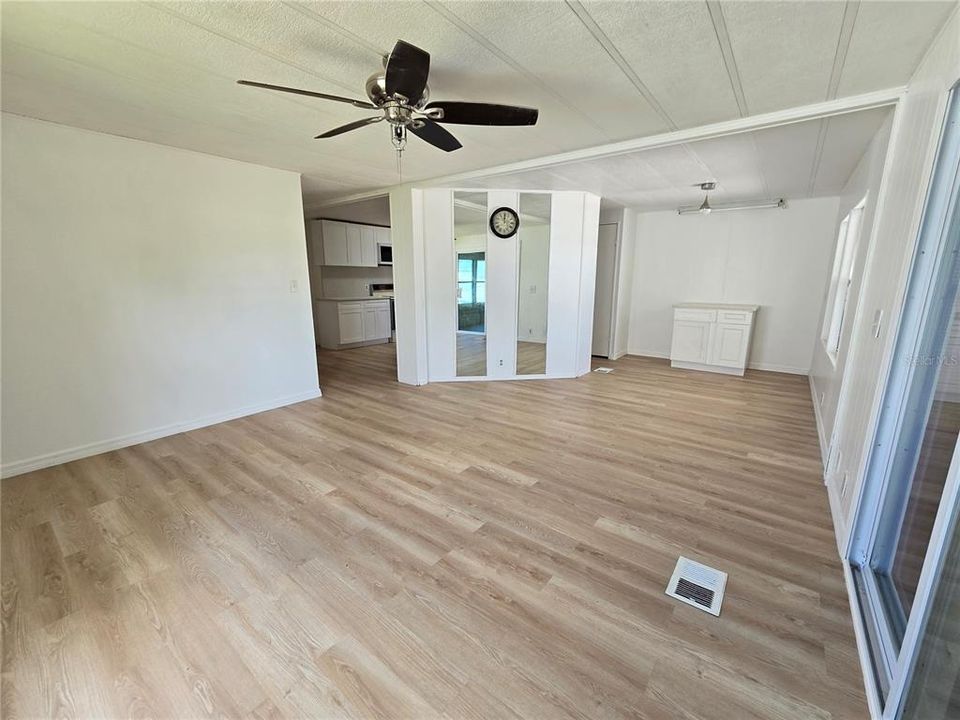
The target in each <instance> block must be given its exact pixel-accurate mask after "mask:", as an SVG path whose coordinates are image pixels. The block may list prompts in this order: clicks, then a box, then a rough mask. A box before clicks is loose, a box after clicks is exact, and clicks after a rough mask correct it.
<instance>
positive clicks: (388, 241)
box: [307, 195, 397, 385]
mask: <svg viewBox="0 0 960 720" xmlns="http://www.w3.org/2000/svg"><path fill="white" fill-rule="evenodd" d="M312 215H313V217H311V218H310V219H308V220H307V258H308V262H309V264H310V290H311V297H312V298H313V320H314V334H315V338H316V344H317V358H318V363H319V367H320V382H321V385H322V383H323V382H324V379H325V376H329V375H330V374H331V373H337V372H352V373H356V374H359V373H361V372H362V373H365V374H368V375H369V376H370V377H373V376H374V375H379V374H380V373H381V372H382V373H383V374H384V375H385V376H388V377H389V378H390V379H391V380H392V381H394V382H395V381H396V378H397V353H396V327H397V323H396V310H395V304H394V285H393V241H392V237H391V228H390V197H389V195H384V196H381V197H375V198H370V199H368V200H362V201H358V202H354V203H345V204H341V205H335V206H329V207H324V208H320V209H319V210H318V211H317V212H316V213H313V214H312Z"/></svg>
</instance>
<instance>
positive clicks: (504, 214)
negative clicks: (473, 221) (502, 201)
mask: <svg viewBox="0 0 960 720" xmlns="http://www.w3.org/2000/svg"><path fill="white" fill-rule="evenodd" d="M519 228H520V218H519V217H518V216H517V213H516V211H515V210H513V208H508V207H501V208H497V209H496V210H494V211H493V213H491V215H490V230H491V231H492V232H493V234H494V235H496V236H497V237H498V238H508V237H512V236H513V235H515V234H516V232H517V230H518V229H519Z"/></svg>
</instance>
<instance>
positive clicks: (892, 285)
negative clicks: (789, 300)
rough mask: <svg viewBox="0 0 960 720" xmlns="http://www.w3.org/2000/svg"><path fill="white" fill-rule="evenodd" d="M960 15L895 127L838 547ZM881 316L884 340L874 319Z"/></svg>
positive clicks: (889, 341) (856, 335)
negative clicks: (874, 328)
mask: <svg viewBox="0 0 960 720" xmlns="http://www.w3.org/2000/svg"><path fill="white" fill-rule="evenodd" d="M958 37H960V13H958V12H957V11H955V12H954V13H953V15H952V16H951V18H950V20H949V21H948V22H947V23H946V24H945V25H944V27H943V30H941V32H940V35H939V36H938V37H937V39H936V41H935V42H934V44H933V45H932V46H931V47H930V49H929V50H928V52H927V54H926V55H925V56H924V59H923V61H922V62H921V64H920V66H919V67H918V69H917V71H916V73H915V74H914V76H913V77H912V78H911V80H910V82H909V83H908V85H907V92H906V93H905V95H904V97H903V99H902V100H901V101H900V103H899V104H898V106H897V110H896V114H895V116H894V121H893V130H892V137H891V141H890V149H889V150H888V156H889V157H888V159H887V168H886V171H885V172H884V178H883V182H882V184H881V189H880V193H879V199H878V215H877V220H876V225H875V229H874V236H873V238H872V242H871V245H872V246H871V249H870V251H869V254H868V257H867V259H866V270H865V273H866V275H865V280H864V285H863V290H862V292H861V294H860V308H859V312H858V313H857V316H856V317H855V319H854V327H853V334H852V338H851V340H850V348H849V351H848V360H847V364H846V367H847V370H846V375H845V377H846V379H847V382H848V384H849V387H848V389H847V390H845V392H846V393H848V395H847V398H846V400H845V403H844V412H843V415H842V416H838V417H837V419H836V423H837V426H838V432H837V436H836V439H835V442H836V444H837V452H838V453H839V456H840V457H841V461H840V463H839V464H838V467H837V473H836V476H837V477H842V476H843V475H844V474H845V473H849V477H850V478H851V479H852V480H851V482H849V483H848V488H847V492H846V494H845V495H844V497H842V498H840V497H837V494H836V492H834V491H833V488H831V490H832V492H831V503H832V505H833V509H834V519H835V524H836V531H837V536H838V541H839V543H840V545H841V546H844V545H845V543H846V539H847V534H848V533H847V529H848V528H849V526H850V521H851V519H852V514H853V508H854V507H855V505H856V501H857V497H858V496H859V493H860V491H861V487H862V479H863V475H864V470H865V467H866V463H867V460H868V453H867V451H868V449H869V448H870V447H871V446H872V441H873V432H874V428H875V423H876V417H877V411H878V409H879V404H880V399H881V395H882V392H883V383H884V378H885V377H886V375H887V370H888V368H889V361H890V355H891V352H890V351H891V348H892V346H893V340H894V338H895V336H896V329H897V322H898V319H899V312H900V308H901V306H902V302H903V293H904V288H905V287H906V278H907V272H908V269H909V265H910V260H911V258H912V256H913V250H914V247H915V245H916V239H917V234H918V231H919V226H920V219H921V216H922V210H923V204H924V200H925V198H926V193H927V186H928V183H929V179H930V175H931V172H932V170H933V164H934V160H935V158H936V150H937V143H938V140H939V137H940V130H941V127H942V125H943V118H944V113H945V111H946V107H947V98H948V95H949V91H950V88H951V87H952V86H953V85H954V84H955V83H956V82H957V80H958V79H960V43H958V42H957V38H958ZM877 312H880V313H882V317H883V322H882V323H881V326H880V333H879V337H875V334H874V332H873V328H872V325H873V319H874V316H875V314H876V313H877Z"/></svg>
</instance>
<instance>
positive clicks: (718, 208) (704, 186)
mask: <svg viewBox="0 0 960 720" xmlns="http://www.w3.org/2000/svg"><path fill="white" fill-rule="evenodd" d="M694 187H698V188H700V189H701V190H703V192H704V195H703V202H702V203H700V204H699V205H691V206H687V207H679V208H677V214H678V215H709V214H710V213H715V212H724V211H726V210H765V209H769V208H782V209H786V207H787V201H786V200H784V199H783V198H777V199H776V200H769V201H760V202H745V203H726V204H724V205H711V204H710V192H711V191H712V190H716V188H717V183H715V182H704V183H697V184H696V185H695V186H694Z"/></svg>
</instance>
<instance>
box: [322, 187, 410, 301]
mask: <svg viewBox="0 0 960 720" xmlns="http://www.w3.org/2000/svg"><path fill="white" fill-rule="evenodd" d="M320 218H325V219H327V220H343V221H344V222H354V223H363V224H365V225H381V226H385V227H389V226H390V197H389V196H388V195H384V196H383V197H375V198H371V199H369V200H361V201H359V202H355V203H344V204H342V205H331V206H329V207H322V208H320V209H319V210H318V211H316V212H315V213H311V219H320ZM307 254H308V257H309V258H310V287H311V289H312V292H313V297H316V298H321V297H363V296H366V295H369V294H370V285H371V284H372V283H378V284H383V283H390V282H393V269H392V268H391V267H389V266H383V267H375V268H357V267H336V266H325V265H315V264H314V259H313V248H312V247H311V244H310V243H307Z"/></svg>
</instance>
